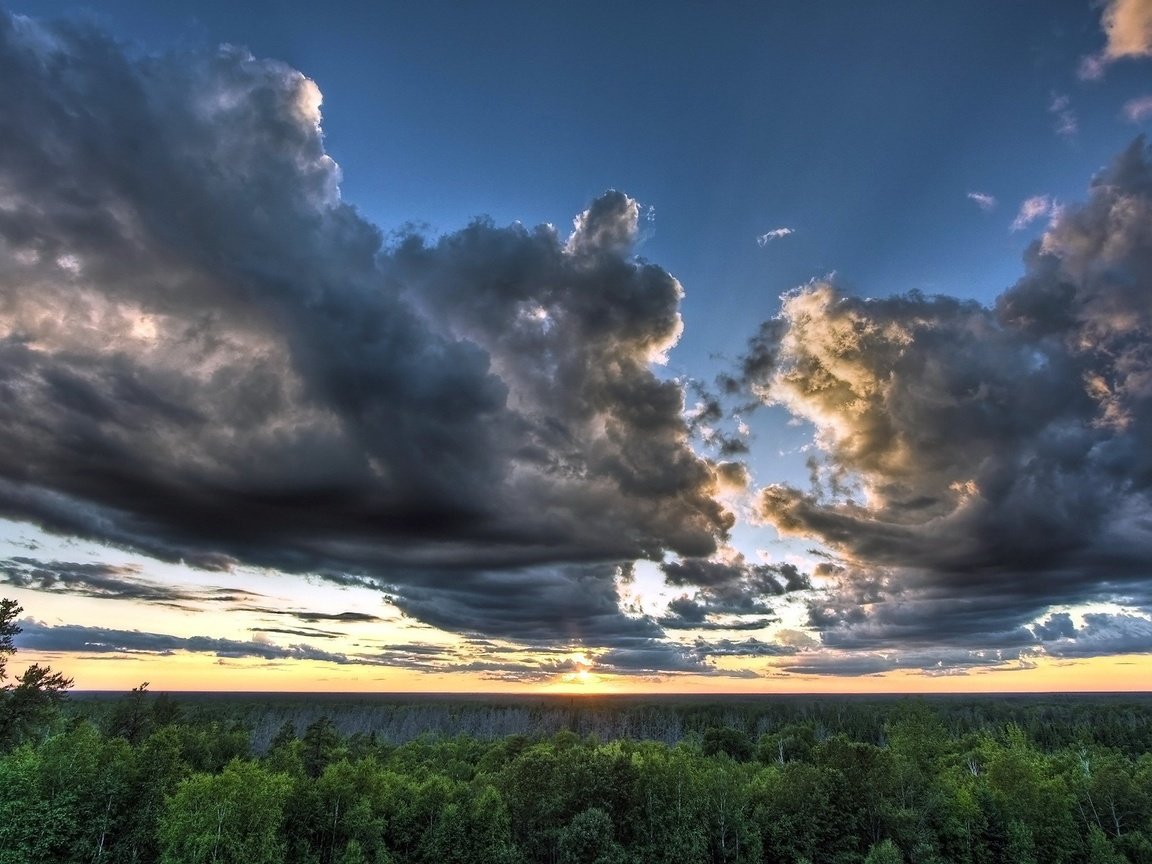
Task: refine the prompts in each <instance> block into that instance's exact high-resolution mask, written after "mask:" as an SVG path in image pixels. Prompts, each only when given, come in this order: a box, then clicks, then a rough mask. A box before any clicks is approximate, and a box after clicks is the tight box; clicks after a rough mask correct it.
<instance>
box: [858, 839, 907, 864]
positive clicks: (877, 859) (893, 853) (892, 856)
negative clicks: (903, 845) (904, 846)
mask: <svg viewBox="0 0 1152 864" xmlns="http://www.w3.org/2000/svg"><path fill="white" fill-rule="evenodd" d="M864 864H904V856H903V855H902V854H901V853H900V849H899V848H898V847H897V846H896V844H895V843H893V842H892V841H891V840H890V839H888V838H885V839H883V840H881V841H880V842H879V843H876V844H874V845H873V846H872V848H871V849H869V850H868V855H867V857H866V858H865V859H864Z"/></svg>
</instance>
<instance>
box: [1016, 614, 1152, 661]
mask: <svg viewBox="0 0 1152 864" xmlns="http://www.w3.org/2000/svg"><path fill="white" fill-rule="evenodd" d="M1035 629H1036V634H1037V636H1038V637H1039V638H1040V639H1042V640H1043V643H1044V650H1045V651H1046V652H1047V653H1048V654H1052V655H1054V656H1057V657H1098V656H1101V655H1107V654H1148V653H1152V620H1149V619H1148V618H1144V617H1141V616H1138V615H1125V614H1120V615H1116V614H1110V613H1104V612H1089V613H1086V614H1085V615H1084V623H1083V625H1082V626H1081V627H1079V628H1077V627H1076V626H1075V625H1074V624H1073V622H1072V620H1071V618H1070V616H1068V615H1067V614H1065V613H1060V614H1056V615H1053V616H1051V617H1050V618H1049V619H1048V620H1047V621H1046V622H1044V623H1043V624H1041V625H1038V626H1037V627H1036V628H1035Z"/></svg>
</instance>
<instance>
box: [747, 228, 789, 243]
mask: <svg viewBox="0 0 1152 864" xmlns="http://www.w3.org/2000/svg"><path fill="white" fill-rule="evenodd" d="M795 233H796V232H795V230H793V229H792V228H773V229H772V230H771V231H768V232H766V233H764V234H761V235H759V236H758V237H757V238H756V243H757V245H759V246H767V245H768V244H769V243H771V242H772V241H773V240H779V239H780V238H782V237H787V236H788V235H789V234H795Z"/></svg>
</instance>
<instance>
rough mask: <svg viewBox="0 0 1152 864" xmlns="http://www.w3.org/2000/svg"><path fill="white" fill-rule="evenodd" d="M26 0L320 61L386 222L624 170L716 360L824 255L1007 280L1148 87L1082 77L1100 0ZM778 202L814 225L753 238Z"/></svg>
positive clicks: (555, 189)
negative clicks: (978, 197)
mask: <svg viewBox="0 0 1152 864" xmlns="http://www.w3.org/2000/svg"><path fill="white" fill-rule="evenodd" d="M14 8H15V11H18V12H23V13H25V14H30V15H34V16H52V15H60V14H68V15H86V16H87V17H91V18H94V19H95V20H97V21H98V22H99V23H100V24H101V25H102V26H104V27H105V28H106V29H107V30H109V31H110V32H112V33H114V34H116V35H117V36H119V37H122V38H124V39H126V40H129V41H132V42H135V43H137V44H138V45H139V46H140V48H141V49H142V50H145V51H153V50H162V49H165V48H170V47H189V46H205V45H213V44H216V43H219V42H231V43H234V44H242V45H246V46H247V47H249V48H250V49H251V50H252V51H253V53H255V54H256V55H257V56H262V57H274V58H278V59H281V60H283V61H285V62H287V63H289V64H291V65H292V66H294V67H296V68H298V69H300V70H301V71H302V72H304V73H305V74H306V75H308V76H309V77H311V78H313V79H314V80H315V81H317V82H318V84H319V85H320V88H321V90H322V91H323V92H324V94H325V103H324V124H325V129H326V132H327V136H328V146H329V150H330V152H331V153H332V155H333V156H334V158H336V160H337V161H338V162H339V163H340V164H341V166H342V168H343V170H344V184H343V190H344V197H345V200H347V201H350V202H352V203H354V204H355V205H357V206H358V207H359V208H360V209H361V210H362V211H363V212H364V213H365V214H366V215H367V216H368V217H369V218H371V219H372V220H373V221H375V222H376V223H377V224H379V225H380V226H381V227H382V228H383V229H384V230H385V231H389V230H392V229H395V228H396V227H398V226H400V225H401V224H403V223H405V222H408V221H415V222H424V223H428V224H429V225H430V226H431V228H432V230H433V231H436V232H439V231H449V230H452V229H455V228H458V227H460V226H462V225H464V224H465V223H466V222H467V221H468V220H469V219H471V218H472V217H474V216H476V215H479V214H488V215H490V216H491V217H492V218H494V219H495V221H496V222H497V223H500V224H503V223H508V222H511V221H513V220H520V221H522V222H524V223H525V224H529V225H531V224H536V223H539V222H552V223H554V224H556V225H557V226H559V227H560V228H561V229H562V230H566V228H567V225H568V224H569V221H570V219H571V218H572V216H573V215H574V214H575V213H576V212H577V211H578V210H580V209H581V208H582V207H583V206H584V205H585V204H586V203H587V202H588V201H589V200H590V199H591V198H592V197H594V196H595V195H597V194H599V193H600V192H601V191H603V190H604V189H606V188H609V187H614V188H619V189H622V190H623V191H625V192H627V193H629V194H631V195H633V196H634V197H636V198H638V199H639V200H640V201H641V202H642V203H643V204H645V205H646V206H649V207H652V208H654V218H653V221H652V222H651V223H650V224H649V225H648V226H647V227H648V231H647V235H646V240H645V242H644V243H643V245H642V247H641V249H640V252H641V254H643V255H644V256H645V257H647V258H649V259H651V260H653V261H655V262H657V263H659V264H661V265H662V266H664V267H666V268H668V269H669V270H670V271H672V272H673V273H674V274H675V275H676V276H677V277H678V278H679V279H680V280H681V281H682V282H683V284H684V286H685V288H686V290H687V298H686V299H685V302H684V307H683V311H684V318H685V322H686V331H685V334H684V338H683V340H682V342H681V344H680V346H678V348H677V349H676V351H675V352H673V354H672V362H671V364H670V367H669V372H670V374H680V375H692V376H696V377H700V378H704V379H710V378H711V377H712V375H714V374H715V372H716V371H718V370H719V369H720V368H722V365H723V361H722V360H720V359H718V358H717V357H716V356H714V355H725V356H727V357H729V358H731V357H734V356H736V355H737V354H739V352H740V350H741V348H742V346H743V345H744V343H745V340H746V339H747V337H748V336H749V335H751V333H752V332H754V330H755V327H756V324H757V323H758V322H759V321H760V320H762V319H764V318H766V317H769V316H771V315H772V314H774V313H775V312H776V311H777V308H778V298H779V295H780V294H781V293H782V292H784V291H786V290H788V289H790V288H792V287H794V286H796V285H798V284H801V283H803V282H805V281H807V280H808V279H810V278H812V277H818V276H821V275H824V274H826V273H829V272H831V271H835V272H836V273H837V274H838V278H839V279H840V280H841V281H842V283H843V284H845V285H846V286H847V287H848V288H849V289H851V290H853V291H856V292H858V293H860V294H864V295H873V296H875V295H883V294H888V293H892V292H899V291H906V290H909V289H913V288H915V289H920V290H923V291H925V292H927V293H948V294H955V295H960V296H967V297H974V298H976V299H979V300H981V301H983V302H990V301H991V300H992V299H993V298H994V297H995V295H996V294H998V293H999V292H1000V291H1001V290H1003V289H1004V288H1005V287H1007V286H1008V285H1010V284H1011V283H1012V282H1013V281H1014V280H1015V279H1016V278H1017V277H1018V276H1019V275H1020V272H1021V263H1020V262H1021V254H1022V252H1023V250H1024V248H1025V246H1026V244H1027V242H1028V240H1029V239H1030V238H1033V237H1035V236H1036V235H1037V234H1038V233H1039V230H1040V229H1041V227H1042V225H1041V224H1040V223H1038V224H1037V225H1034V226H1032V228H1031V229H1029V230H1025V231H1021V232H1017V233H1012V232H1010V231H1009V226H1010V224H1011V222H1012V219H1013V217H1014V215H1015V213H1016V210H1017V208H1018V207H1019V205H1020V203H1021V201H1022V200H1023V199H1025V198H1027V197H1029V196H1032V195H1040V194H1048V195H1052V196H1054V197H1055V198H1057V199H1059V200H1062V201H1068V200H1078V199H1081V198H1082V197H1083V196H1084V192H1085V188H1086V186H1087V184H1088V181H1089V179H1090V178H1091V176H1092V175H1093V174H1094V173H1095V172H1096V171H1097V170H1098V169H1099V168H1100V167H1101V166H1103V165H1104V164H1105V163H1106V162H1107V161H1108V160H1109V159H1110V158H1111V157H1112V155H1114V154H1115V153H1116V152H1118V151H1119V150H1120V149H1121V148H1122V147H1123V146H1124V145H1125V144H1126V143H1127V142H1128V141H1129V140H1130V139H1131V138H1132V137H1133V136H1134V135H1135V134H1136V133H1137V132H1138V131H1140V130H1139V128H1138V127H1136V126H1134V125H1132V124H1131V123H1130V122H1129V121H1127V120H1126V119H1125V118H1124V117H1123V113H1122V105H1123V103H1124V102H1125V101H1126V100H1128V99H1131V98H1134V97H1136V96H1140V95H1145V94H1146V93H1148V92H1152V81H1150V80H1149V78H1148V76H1147V72H1148V69H1147V66H1146V65H1141V64H1117V65H1116V66H1115V67H1113V68H1111V69H1110V70H1109V72H1108V75H1107V77H1106V78H1105V80H1104V81H1103V82H1082V81H1079V80H1078V79H1077V77H1076V72H1077V67H1078V64H1079V61H1080V58H1081V57H1083V56H1084V55H1087V54H1090V53H1093V52H1095V51H1098V50H1099V48H1100V47H1101V46H1102V44H1103V35H1102V33H1101V32H1100V26H1099V15H1100V10H1099V8H1098V6H1094V5H1093V4H1092V3H1090V2H1089V0H971V2H965V3H943V2H924V0H886V2H883V3H864V2H859V0H834V2H833V0H828V2H825V0H780V2H763V3H762V2H755V3H753V2H732V3H706V2H667V3H660V4H652V3H639V2H635V3H622V2H591V3H587V2H585V3H569V4H559V3H541V2H538V0H534V2H497V3H481V2H421V3H404V2H394V3H392V2H389V3H384V2H376V0H372V2H368V0H361V2H341V0H330V2H322V3H295V2H272V0H262V2H260V0H258V2H245V3H236V2H232V0H169V2H164V3H156V2H154V0H105V2H92V3H89V4H82V3H76V2H72V0H36V2H30V0H20V2H16V3H15V5H14ZM1058 95H1065V96H1067V97H1068V99H1069V105H1068V107H1069V109H1070V110H1071V111H1072V112H1073V113H1074V115H1075V118H1076V123H1077V126H1078V131H1077V132H1076V133H1075V134H1073V135H1068V136H1062V135H1060V134H1058V133H1057V125H1058V118H1057V117H1056V116H1054V114H1053V113H1052V112H1051V111H1050V106H1051V104H1052V102H1053V100H1054V98H1056V96H1058ZM974 191H978V192H982V193H986V194H991V195H994V196H995V197H996V198H997V199H998V201H999V204H998V206H997V208H996V209H995V210H993V211H992V212H990V213H985V212H982V211H981V210H980V209H979V208H978V207H977V206H976V205H975V204H974V203H973V202H972V201H969V200H968V199H967V197H966V196H967V193H969V192H974ZM780 227H788V228H792V229H793V230H794V232H795V233H794V234H792V235H790V236H788V237H784V238H782V239H779V240H776V241H773V242H771V243H768V244H766V245H765V246H764V247H763V248H762V247H760V246H758V245H757V243H756V237H757V235H759V234H762V233H764V232H766V231H769V230H771V229H775V228H780ZM757 425H758V427H760V429H761V435H760V437H761V439H762V440H761V442H760V446H758V447H757V452H756V453H755V454H754V458H753V460H752V464H753V466H754V467H755V468H757V474H758V477H759V479H760V480H761V481H767V480H771V479H790V480H793V481H796V480H798V479H799V477H800V476H802V470H801V466H802V458H799V457H798V458H797V459H788V460H783V461H778V457H777V456H776V454H777V452H778V451H780V450H788V449H792V448H794V447H796V446H798V445H799V444H800V443H802V442H803V440H805V438H806V437H807V435H808V432H807V431H806V430H802V429H795V428H791V429H789V428H785V427H783V426H782V424H781V420H780V418H779V417H775V418H773V419H771V420H766V421H761V422H759V423H758V424H757ZM765 437H767V438H769V439H771V440H769V441H764V440H763V439H764V438H765ZM773 473H779V474H781V475H783V476H779V477H772V476H767V475H769V474H773Z"/></svg>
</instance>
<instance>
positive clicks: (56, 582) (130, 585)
mask: <svg viewBox="0 0 1152 864" xmlns="http://www.w3.org/2000/svg"><path fill="white" fill-rule="evenodd" d="M141 572H142V570H141V568H140V567H137V566H135V565H113V564H96V563H84V564H82V563H76V562H68V561H40V560H37V559H34V558H28V557H25V556H20V555H17V556H14V557H12V558H6V559H0V583H7V584H9V585H13V586H15V587H17V588H25V589H28V590H31V591H45V592H48V593H53V594H73V595H76V596H78V597H100V598H108V599H115V600H139V601H143V602H146V603H156V604H160V605H164V606H178V607H183V606H185V605H186V604H189V603H237V602H251V601H252V600H254V599H257V598H259V596H260V595H259V594H254V593H252V592H250V591H243V590H238V589H233V588H188V587H179V586H175V585H166V584H163V583H160V582H154V581H152V580H150V579H146V578H144V577H143V576H142V575H141Z"/></svg>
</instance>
